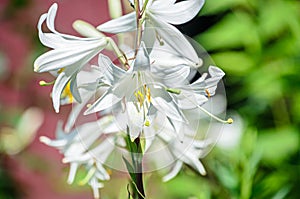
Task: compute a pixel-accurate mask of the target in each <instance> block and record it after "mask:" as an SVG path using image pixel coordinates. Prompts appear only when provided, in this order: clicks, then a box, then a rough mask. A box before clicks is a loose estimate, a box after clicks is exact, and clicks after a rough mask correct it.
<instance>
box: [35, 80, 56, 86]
mask: <svg viewBox="0 0 300 199" xmlns="http://www.w3.org/2000/svg"><path fill="white" fill-rule="evenodd" d="M54 83H55V80H54V81H52V82H45V81H44V80H41V81H40V82H39V85H40V86H51V85H53V84H54Z"/></svg>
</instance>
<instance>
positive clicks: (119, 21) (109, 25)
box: [97, 12, 137, 34]
mask: <svg viewBox="0 0 300 199" xmlns="http://www.w3.org/2000/svg"><path fill="white" fill-rule="evenodd" d="M136 28H137V27H136V16H135V12H131V13H129V14H127V15H123V16H122V17H119V18H116V19H112V20H110V21H108V22H106V23H103V24H101V25H99V26H98V27H97V29H98V30H100V31H101V32H108V33H113V34H117V33H121V32H129V31H134V30H136Z"/></svg>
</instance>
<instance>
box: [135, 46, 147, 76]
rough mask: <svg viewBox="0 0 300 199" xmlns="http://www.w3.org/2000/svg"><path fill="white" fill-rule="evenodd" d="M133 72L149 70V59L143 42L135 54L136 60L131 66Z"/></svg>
mask: <svg viewBox="0 0 300 199" xmlns="http://www.w3.org/2000/svg"><path fill="white" fill-rule="evenodd" d="M133 67H134V68H133V70H134V71H143V70H149V69H150V68H149V67H150V58H149V55H148V52H147V50H146V47H145V44H144V42H142V43H141V46H140V48H139V50H138V52H137V55H136V59H135V62H134V66H133Z"/></svg>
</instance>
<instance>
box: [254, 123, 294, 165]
mask: <svg viewBox="0 0 300 199" xmlns="http://www.w3.org/2000/svg"><path fill="white" fill-rule="evenodd" d="M257 145H258V147H260V148H261V149H262V158H263V159H264V161H267V162H268V163H271V164H281V163H282V162H283V161H284V160H285V159H287V158H288V157H290V156H291V155H293V154H294V153H296V152H297V151H298V150H299V134H298V132H297V130H296V129H294V128H292V127H288V128H283V129H279V130H270V131H267V132H264V133H261V135H259V136H258V143H257Z"/></svg>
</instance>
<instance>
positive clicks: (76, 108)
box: [64, 92, 93, 132]
mask: <svg viewBox="0 0 300 199" xmlns="http://www.w3.org/2000/svg"><path fill="white" fill-rule="evenodd" d="M92 95H93V93H92V92H88V93H87V94H86V95H85V96H83V100H82V103H80V104H76V105H75V106H73V107H72V110H71V113H70V114H69V117H68V120H67V122H66V125H65V128H64V130H65V132H70V130H71V128H72V127H73V126H74V124H75V121H76V119H77V117H78V115H79V114H80V112H81V110H82V109H83V108H84V107H85V105H86V103H87V102H88V101H89V99H90V98H91V97H92Z"/></svg>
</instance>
